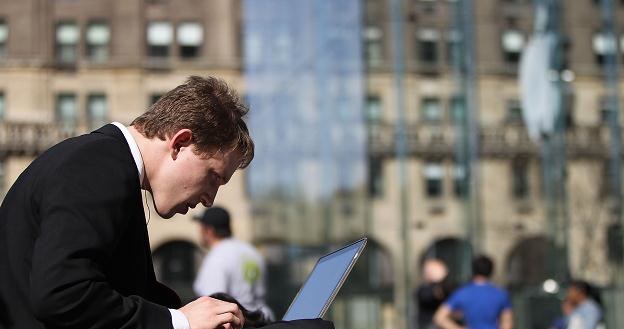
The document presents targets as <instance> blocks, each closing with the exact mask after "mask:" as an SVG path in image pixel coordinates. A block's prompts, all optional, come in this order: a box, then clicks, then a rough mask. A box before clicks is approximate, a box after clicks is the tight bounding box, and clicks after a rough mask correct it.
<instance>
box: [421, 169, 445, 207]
mask: <svg viewBox="0 0 624 329" xmlns="http://www.w3.org/2000/svg"><path fill="white" fill-rule="evenodd" d="M424 174H425V193H426V195H427V197H428V198H439V197H441V196H442V192H443V191H442V177H443V175H442V165H441V164H440V163H439V162H430V163H427V164H426V165H425V171H424Z"/></svg>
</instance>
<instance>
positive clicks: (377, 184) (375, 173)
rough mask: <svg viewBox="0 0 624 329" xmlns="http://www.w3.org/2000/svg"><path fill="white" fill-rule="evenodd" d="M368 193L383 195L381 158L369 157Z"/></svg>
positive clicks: (373, 195)
mask: <svg viewBox="0 0 624 329" xmlns="http://www.w3.org/2000/svg"><path fill="white" fill-rule="evenodd" d="M368 195H369V196H371V197H380V196H382V195H383V166H382V160H381V158H376V157H371V158H369V159H368Z"/></svg>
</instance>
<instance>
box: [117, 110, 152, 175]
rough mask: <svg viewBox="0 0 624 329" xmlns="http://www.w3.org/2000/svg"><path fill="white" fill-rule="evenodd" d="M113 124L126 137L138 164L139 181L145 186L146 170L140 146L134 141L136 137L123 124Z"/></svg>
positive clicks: (135, 162)
mask: <svg viewBox="0 0 624 329" xmlns="http://www.w3.org/2000/svg"><path fill="white" fill-rule="evenodd" d="M111 124H113V125H115V126H116V127H117V128H119V130H121V132H122V133H123V135H124V137H125V138H126V142H127V143H128V146H130V152H131V153H132V157H133V158H134V164H136V167H137V170H138V172H139V181H140V182H141V185H143V178H144V177H145V169H144V166H143V158H142V157H141V151H140V150H139V145H137V143H136V141H135V140H134V137H132V134H130V130H128V128H126V126H124V125H123V124H121V123H119V122H113V123H111Z"/></svg>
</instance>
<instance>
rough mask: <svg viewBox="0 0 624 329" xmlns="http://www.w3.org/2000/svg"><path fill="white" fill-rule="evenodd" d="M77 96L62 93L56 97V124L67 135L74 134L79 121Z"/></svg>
mask: <svg viewBox="0 0 624 329" xmlns="http://www.w3.org/2000/svg"><path fill="white" fill-rule="evenodd" d="M77 112H78V111H77V105H76V95H75V94H71V93H61V94H58V95H57V96H56V113H55V114H56V122H57V123H58V124H60V125H61V127H62V128H63V130H64V131H65V132H66V133H69V134H71V133H73V132H74V128H75V127H76V119H77V116H76V115H77Z"/></svg>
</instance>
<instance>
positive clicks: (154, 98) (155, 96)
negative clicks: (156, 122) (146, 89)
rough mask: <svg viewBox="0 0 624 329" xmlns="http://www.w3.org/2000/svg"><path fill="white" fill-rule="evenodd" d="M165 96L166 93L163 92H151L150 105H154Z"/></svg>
mask: <svg viewBox="0 0 624 329" xmlns="http://www.w3.org/2000/svg"><path fill="white" fill-rule="evenodd" d="M163 96H164V94H162V93H155V94H151V95H150V96H149V106H152V105H154V104H155V103H156V102H158V100H159V99H160V98H161V97H163Z"/></svg>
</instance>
